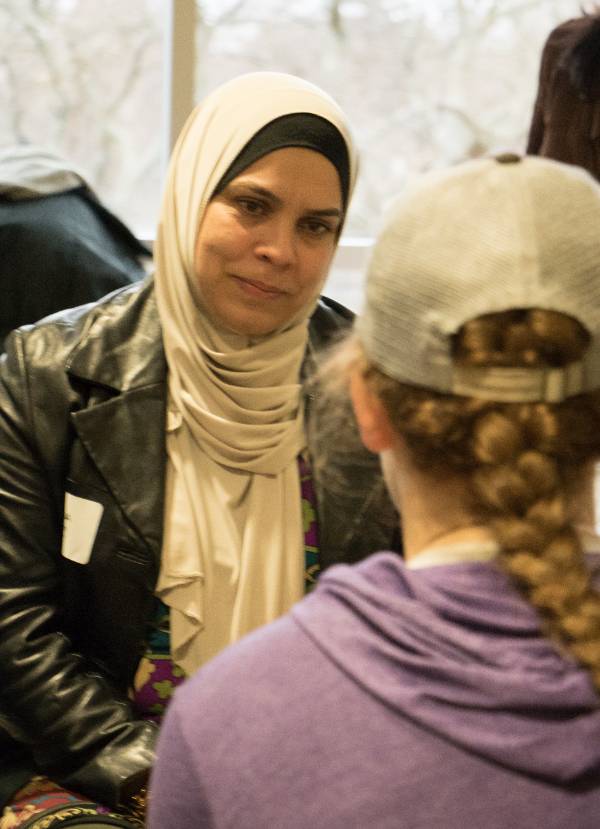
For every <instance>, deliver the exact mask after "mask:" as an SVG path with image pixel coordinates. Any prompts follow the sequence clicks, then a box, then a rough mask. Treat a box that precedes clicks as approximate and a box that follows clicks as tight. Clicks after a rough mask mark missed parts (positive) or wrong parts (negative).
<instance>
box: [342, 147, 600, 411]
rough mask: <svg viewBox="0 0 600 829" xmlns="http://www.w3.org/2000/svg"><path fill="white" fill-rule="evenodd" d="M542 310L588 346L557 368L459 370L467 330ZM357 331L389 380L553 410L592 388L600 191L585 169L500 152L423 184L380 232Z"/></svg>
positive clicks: (598, 321) (597, 346)
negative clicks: (516, 312)
mask: <svg viewBox="0 0 600 829" xmlns="http://www.w3.org/2000/svg"><path fill="white" fill-rule="evenodd" d="M526 308H544V309H549V310H553V311H559V312H562V313H564V314H568V315H569V316H571V317H574V318H575V319H576V320H577V321H578V322H579V323H581V325H583V326H584V328H585V329H586V330H587V331H588V333H589V334H590V336H591V343H590V346H589V348H588V350H587V351H586V354H585V356H584V358H583V359H582V360H580V361H578V362H575V363H571V364H569V365H567V366H565V367H563V368H500V367H494V368H471V367H465V366H460V365H456V364H455V363H454V362H453V358H452V337H453V335H454V334H455V333H456V332H457V331H458V330H459V329H460V328H461V326H462V325H463V324H464V323H465V322H468V321H469V320H472V319H475V318H476V317H479V316H481V315H483V314H490V313H495V312H500V311H507V310H510V309H526ZM356 331H357V333H358V337H359V339H360V341H361V343H362V345H363V348H364V350H365V352H366V355H367V357H368V358H369V359H370V360H371V361H372V362H373V363H374V364H375V365H377V366H379V368H380V369H381V370H382V371H383V372H384V373H386V374H388V375H389V376H390V377H394V378H396V379H397V380H400V381H403V382H406V383H410V384H412V385H416V386H423V387H425V388H428V389H434V390H437V391H440V392H447V393H452V394H459V395H467V396H472V397H480V398H483V399H487V400H497V401H500V402H533V401H542V400H543V401H548V402H558V401H561V400H564V399H565V398H567V397H572V396H574V395H576V394H580V393H581V392H584V391H591V390H594V389H598V388H600V185H598V184H597V183H596V181H595V180H594V179H593V178H592V176H591V175H589V174H588V173H587V172H585V171H584V170H582V169H580V168H578V167H574V166H571V165H567V164H562V163H559V162H556V161H550V160H549V159H542V158H539V157H532V156H531V157H530V156H526V157H520V156H517V155H514V154H512V153H506V154H503V155H500V156H497V157H496V158H486V159H477V160H475V161H468V162H466V163H464V164H460V165H457V166H456V167H452V168H450V169H448V170H444V171H441V172H440V171H438V172H434V173H430V174H428V175H426V176H424V177H423V178H422V179H421V180H420V181H419V182H418V183H417V184H416V185H414V186H412V187H410V188H408V189H407V190H406V191H405V193H404V194H403V196H402V197H401V199H400V200H399V201H398V202H396V204H395V206H394V208H393V209H392V210H391V212H390V214H389V215H388V217H387V221H386V222H385V224H384V228H383V231H382V233H381V234H380V236H379V238H378V240H377V242H376V244H375V247H374V250H373V254H372V257H371V261H370V265H369V270H368V274H367V291H366V303H365V308H364V311H363V313H362V315H361V316H360V317H359V318H358V320H357V322H356Z"/></svg>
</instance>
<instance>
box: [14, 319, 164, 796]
mask: <svg viewBox="0 0 600 829" xmlns="http://www.w3.org/2000/svg"><path fill="white" fill-rule="evenodd" d="M56 330H57V329H56V328H53V327H52V326H49V327H47V329H43V330H42V332H41V333H40V334H39V335H38V336H36V337H35V338H32V340H31V343H30V345H29V346H28V349H27V350H26V348H25V345H24V342H25V337H26V335H23V334H22V333H20V332H18V333H17V334H13V335H12V336H11V337H10V338H9V341H8V343H7V346H8V350H7V353H6V354H5V355H3V357H2V358H1V359H0V665H2V683H1V687H0V708H1V713H2V722H3V723H5V724H6V723H8V725H7V726H5V728H6V730H7V731H8V732H9V733H10V737H11V738H12V739H13V740H16V741H18V742H19V743H21V744H26V745H28V746H29V748H30V751H31V755H32V758H33V761H34V763H35V768H36V769H37V770H38V773H43V774H46V775H48V776H49V777H51V778H52V779H54V780H56V781H57V782H60V783H61V784H63V785H66V786H68V787H69V788H71V789H73V790H76V791H79V792H81V793H82V794H85V795H87V796H89V797H90V798H93V799H97V800H99V801H100V802H102V803H105V804H107V805H109V806H115V805H117V804H118V803H119V802H121V801H122V800H123V799H124V798H126V797H127V796H128V795H129V794H130V793H131V791H133V790H135V788H137V787H138V786H139V785H140V783H141V782H142V780H143V779H144V778H145V777H146V776H147V774H148V770H149V768H150V766H151V764H152V761H153V757H154V742H155V737H156V732H157V728H156V726H155V725H154V724H152V723H148V722H145V721H141V720H137V719H135V717H134V715H133V711H132V708H131V705H130V703H129V701H128V699H127V696H126V693H125V692H124V691H123V689H120V688H118V687H117V685H118V683H116V682H115V681H112V680H111V679H110V678H109V677H108V676H107V675H104V674H103V672H102V669H101V666H99V665H97V664H92V663H91V662H90V661H89V660H87V659H86V658H85V657H84V655H83V654H81V653H78V652H77V651H76V649H75V648H74V646H73V643H72V641H71V639H70V638H69V636H68V634H67V632H66V631H65V627H64V624H63V622H64V613H63V610H64V608H63V601H64V596H63V591H62V569H63V567H64V559H63V558H62V556H61V537H62V521H63V500H64V476H65V474H66V457H67V456H68V445H69V440H70V425H69V412H70V410H71V409H72V408H73V407H74V406H75V400H76V396H75V393H74V392H73V390H71V389H70V387H69V384H68V382H67V379H66V373H65V371H64V361H63V363H62V365H61V361H60V360H57V359H56V354H57V351H58V352H60V349H61V348H65V343H64V342H63V340H62V339H61V338H59V337H58V335H57V333H56ZM44 332H45V333H44ZM53 337H54V341H53V340H52V338H53ZM66 339H67V340H68V337H67V338H66ZM67 345H68V343H67ZM49 353H52V354H53V360H52V361H51V360H50V359H49V358H47V357H46V355H47V354H49ZM59 356H60V355H59ZM59 365H60V369H61V370H59V368H58V367H57V366H59ZM41 389H43V394H42V393H41V391H40V390H41ZM42 402H43V406H42Z"/></svg>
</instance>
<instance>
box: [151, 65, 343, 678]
mask: <svg viewBox="0 0 600 829" xmlns="http://www.w3.org/2000/svg"><path fill="white" fill-rule="evenodd" d="M299 112H303V113H312V114H315V115H320V116H321V117H323V118H326V119H327V120H328V121H330V122H331V123H332V124H333V125H334V126H335V127H337V129H338V130H339V132H340V133H341V135H342V137H343V138H344V140H345V142H346V145H347V148H348V154H349V157H350V187H349V194H348V196H350V194H351V192H352V187H353V184H354V180H355V176H356V158H355V155H354V151H353V147H352V142H351V138H350V134H349V130H348V127H347V124H346V120H345V117H344V115H343V113H342V112H341V110H340V109H339V107H338V106H337V105H336V104H335V102H334V101H333V100H332V99H331V98H329V97H328V96H327V95H325V94H324V93H323V92H322V91H321V90H320V89H318V87H315V86H313V85H311V84H309V83H306V82H305V81H302V80H300V79H299V78H295V77H292V76H290V75H283V74H279V73H270V72H258V73H252V74H249V75H243V76H241V77H239V78H236V79H234V80H233V81H230V82H229V83H227V84H225V85H223V86H221V87H220V88H219V89H217V90H216V92H214V93H212V94H211V95H210V96H209V97H208V98H207V99H206V100H205V101H204V102H203V103H201V104H200V105H199V106H198V107H197V108H196V109H195V110H194V111H193V112H192V114H191V116H190V118H189V119H188V121H187V123H186V124H185V126H184V128H183V131H182V133H181V135H180V137H179V140H178V142H177V144H176V146H175V149H174V152H173V156H172V158H171V163H170V167H169V171H168V176H167V183H166V189H165V193H164V198H163V204H162V210H161V219H160V222H159V228H158V234H157V241H156V246H155V260H156V276H155V281H156V296H157V303H158V311H159V315H160V319H161V323H162V329H163V339H164V347H165V353H166V359H167V364H168V413H167V425H166V428H167V441H166V443H167V471H166V491H165V514H164V535H163V548H162V559H161V570H160V574H159V580H158V584H157V595H158V596H159V597H160V598H162V600H163V601H164V602H165V603H166V604H167V605H169V607H170V618H171V654H172V657H173V659H174V661H175V662H176V663H177V664H178V665H179V666H180V667H181V668H183V670H184V671H185V672H186V673H187V674H190V673H192V672H193V671H194V670H196V669H197V668H198V667H199V666H200V665H202V664H203V663H204V662H206V661H207V660H208V659H210V658H211V657H212V656H214V655H215V654H216V653H218V652H219V651H220V650H222V649H223V648H224V647H225V646H226V645H228V644H230V643H232V642H235V641H236V640H237V639H239V638H240V637H241V636H243V635H244V634H245V633H248V632H249V631H251V630H253V629H254V628H256V627H258V626H259V625H262V624H264V623H266V622H269V621H272V620H273V619H275V618H276V617H278V616H280V615H281V614H282V613H285V612H286V611H287V610H288V609H289V608H290V607H291V605H292V604H293V603H294V602H295V601H297V600H298V599H299V598H300V597H301V595H302V592H303V543H302V542H303V533H302V516H301V498H300V485H299V477H298V470H297V456H298V454H299V453H300V452H301V451H302V449H303V448H304V446H305V438H304V428H303V419H302V406H301V397H300V391H301V390H300V383H299V374H300V367H301V363H302V360H303V357H304V352H305V348H306V343H307V336H308V317H309V316H310V314H311V312H312V310H313V308H314V304H315V302H316V299H317V296H315V297H314V301H313V302H311V303H310V305H309V307H307V308H306V309H305V314H304V315H302V317H301V318H295V319H294V320H291V321H290V323H289V325H288V326H287V327H285V328H284V329H283V330H280V331H277V332H275V333H274V334H271V335H269V336H266V337H262V338H260V339H258V340H256V339H255V340H252V341H251V340H250V339H249V338H247V337H244V336H240V335H236V334H232V333H230V332H227V331H224V330H220V329H219V328H217V327H216V326H215V325H213V323H212V321H211V320H210V319H208V318H207V316H206V315H205V314H204V313H203V311H202V308H201V305H200V303H199V302H198V297H197V293H196V289H195V276H194V248H195V243H196V236H197V233H198V228H199V226H200V223H201V221H202V216H203V214H204V210H205V209H206V205H207V203H208V201H209V199H210V197H211V195H212V193H213V192H214V190H215V187H216V186H217V184H218V183H219V182H220V180H221V178H222V176H223V175H224V173H225V172H226V171H227V169H228V168H229V167H230V165H231V163H232V162H233V161H234V159H235V158H236V156H237V155H238V154H239V153H240V151H241V150H242V149H243V147H244V146H245V145H246V143H247V142H248V141H249V140H250V139H251V138H252V137H253V135H255V134H256V133H257V132H258V131H259V130H260V129H261V128H262V127H263V126H265V125H266V124H268V123H270V122H271V121H273V120H275V119H276V118H278V117H280V116H282V115H287V114H291V113H299ZM319 287H320V286H319ZM141 428H143V425H141Z"/></svg>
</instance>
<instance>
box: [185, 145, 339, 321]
mask: <svg viewBox="0 0 600 829" xmlns="http://www.w3.org/2000/svg"><path fill="white" fill-rule="evenodd" d="M341 221H342V197H341V189H340V181H339V177H338V174H337V170H336V169H335V167H334V166H333V164H332V163H331V162H330V161H328V160H327V159H326V158H325V157H324V156H323V155H321V154H320V153H317V152H315V151H313V150H308V149H305V148H301V147H285V148H283V149H280V150H274V151H273V152H271V153H269V154H268V155H266V156H263V158H260V159H259V160H258V161H256V162H254V164H251V165H250V166H249V167H247V168H246V169H245V170H244V171H243V172H242V173H240V175H239V176H237V177H236V178H234V179H233V180H232V181H230V182H229V184H228V185H227V186H226V187H225V188H224V190H222V191H221V192H220V193H219V194H218V195H217V196H215V197H214V198H213V199H211V201H210V202H209V204H208V206H207V208H206V211H205V214H204V217H203V220H202V223H201V225H200V229H199V232H198V237H197V240H196V252H195V261H194V265H195V273H196V279H197V285H198V292H199V298H200V301H201V303H202V306H203V308H204V310H205V312H206V313H208V315H209V316H210V317H211V319H212V321H213V322H214V323H215V324H217V325H219V326H221V327H223V328H225V329H226V330H228V331H232V332H234V333H236V334H245V335H247V336H251V337H252V336H254V337H256V336H261V335H263V334H270V333H271V332H272V331H275V330H276V329H278V328H281V327H282V326H284V325H285V324H286V323H287V322H289V321H290V320H291V319H292V318H293V317H294V316H295V315H296V314H297V313H298V312H299V311H300V309H302V308H303V307H304V306H306V305H308V304H309V303H310V302H311V301H312V300H313V299H314V298H315V297H316V296H317V295H318V294H319V292H320V289H321V286H322V284H323V281H324V279H325V277H326V275H327V271H328V269H329V265H330V263H331V259H332V257H333V254H334V251H335V247H336V242H337V234H338V230H339V227H340V223H341Z"/></svg>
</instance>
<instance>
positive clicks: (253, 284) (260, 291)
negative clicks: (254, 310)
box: [233, 274, 285, 298]
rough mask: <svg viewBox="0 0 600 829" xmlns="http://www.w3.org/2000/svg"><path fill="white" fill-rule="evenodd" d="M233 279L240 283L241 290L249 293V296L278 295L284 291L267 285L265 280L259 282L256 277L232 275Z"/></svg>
mask: <svg viewBox="0 0 600 829" xmlns="http://www.w3.org/2000/svg"><path fill="white" fill-rule="evenodd" d="M233 278H234V279H235V281H236V282H237V283H238V284H239V285H240V287H241V288H242V290H244V291H246V293H249V294H250V295H251V296H260V297H273V298H274V297H278V296H281V295H282V294H284V293H285V291H282V290H281V289H280V288H275V287H274V286H272V285H267V284H266V283H265V282H260V281H259V280H258V279H247V278H246V277H245V276H236V275H235V274H234V275H233Z"/></svg>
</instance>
